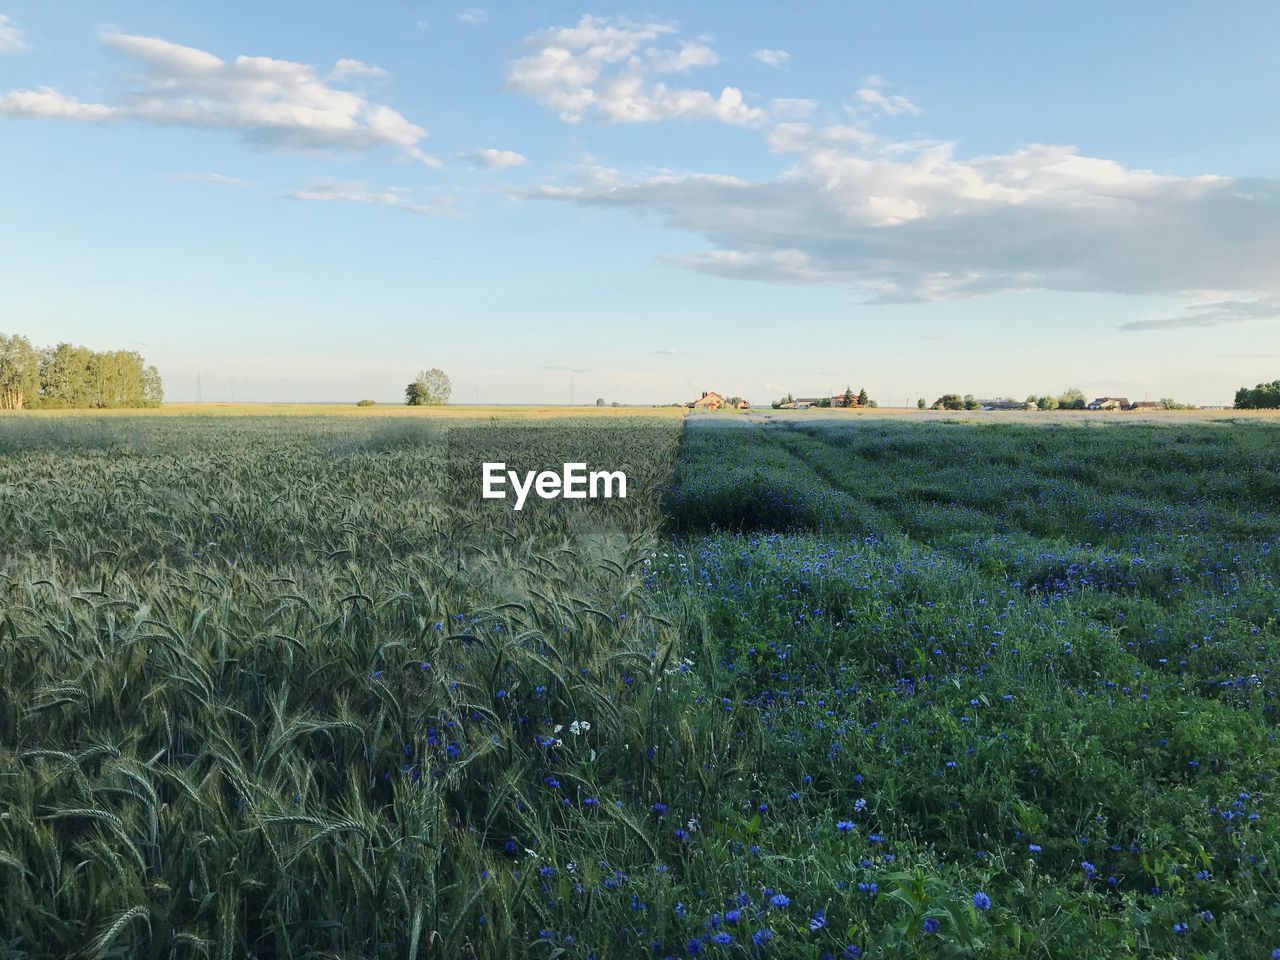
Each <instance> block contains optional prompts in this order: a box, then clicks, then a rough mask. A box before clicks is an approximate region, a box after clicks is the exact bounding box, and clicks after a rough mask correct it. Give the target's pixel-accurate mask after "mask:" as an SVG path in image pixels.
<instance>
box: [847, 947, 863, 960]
mask: <svg viewBox="0 0 1280 960" xmlns="http://www.w3.org/2000/svg"><path fill="white" fill-rule="evenodd" d="M844 955H845V957H847V958H848V960H858V958H859V957H860V956H862V948H861V947H860V946H858V945H857V944H856V943H851V944H849V945H848V946H847V947H845V948H844Z"/></svg>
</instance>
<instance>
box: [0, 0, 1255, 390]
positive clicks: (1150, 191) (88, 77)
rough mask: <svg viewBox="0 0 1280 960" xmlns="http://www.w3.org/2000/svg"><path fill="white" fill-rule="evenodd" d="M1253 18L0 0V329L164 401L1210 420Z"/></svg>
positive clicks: (1193, 11) (1241, 204) (1219, 375)
mask: <svg viewBox="0 0 1280 960" xmlns="http://www.w3.org/2000/svg"><path fill="white" fill-rule="evenodd" d="M1278 41H1280V5H1277V4H1274V3H1271V2H1261V0H1260V2H1229V0H1228V2H1223V3H1218V4H1193V3H1167V2H1163V0H1162V2H1128V3H1124V4H1115V3H1109V2H1108V3H1101V2H1073V3H1046V2H1035V0H1020V2H1004V3H999V2H991V3H984V4H954V3H943V2H937V3H916V2H888V0H886V2H883V3H872V2H859V3H848V2H841V3H821V2H813V3H807V4H803V5H798V6H797V5H789V4H788V5H783V4H775V3H765V2H756V0H735V2H732V3H724V2H706V3H699V4H673V3H656V4H649V5H645V6H643V7H641V6H638V5H634V4H630V5H626V6H611V7H600V6H589V7H584V6H581V5H570V4H565V3H558V2H540V3H521V4H515V3H512V4H497V3H490V4H486V5H483V6H466V5H461V4H458V5H450V4H444V3H428V2H411V0H385V2H381V3H377V4H370V3H355V2H352V3H339V2H324V0H310V2H307V3H300V2H276V3H272V4H263V3H260V2H255V3H249V2H237V0H220V2H219V3H216V4H196V3H192V2H187V3H171V4H156V3H149V2H147V3H144V2H112V0H94V2H89V0H81V2H72V0H0V224H2V225H3V229H0V331H4V332H8V333H15V332H16V333H22V334H25V335H26V336H28V337H29V338H30V339H31V340H32V341H33V342H35V343H36V344H38V345H48V344H53V343H57V342H61V341H71V342H74V343H83V344H86V345H88V346H90V347H94V348H96V349H108V348H127V349H136V350H138V351H140V352H142V353H143V354H144V355H145V356H146V357H147V359H148V360H149V361H150V362H153V363H155V364H156V365H157V366H158V367H159V369H160V372H161V374H162V375H163V377H164V382H165V388H166V395H167V399H169V400H173V401H186V400H193V399H196V396H197V379H198V380H199V385H200V397H201V399H204V400H206V401H213V400H217V401H226V400H240V401H250V400H257V401H352V400H355V399H358V398H362V397H369V398H372V399H376V400H379V401H388V402H394V401H398V400H400V399H401V398H402V395H403V387H404V384H405V383H407V382H408V381H409V380H411V379H412V378H413V375H414V373H415V372H416V371H417V370H419V369H422V368H426V367H441V368H443V369H444V370H445V371H446V372H447V373H448V374H449V375H450V377H451V379H452V381H453V385H454V401H455V402H468V403H470V402H481V403H510V402H517V403H568V402H570V400H571V399H572V400H576V401H577V402H579V403H582V402H587V403H590V402H593V401H594V400H595V399H596V398H597V397H602V398H604V399H606V400H608V401H619V402H624V403H669V402H674V401H685V400H690V399H693V398H694V397H696V396H698V394H699V393H700V392H701V391H702V390H717V391H719V392H721V393H724V394H726V395H735V394H736V395H741V396H744V397H747V398H748V399H750V400H752V401H753V402H757V403H760V402H766V401H768V400H770V399H773V398H775V397H778V396H780V395H782V394H784V393H787V392H791V393H794V394H795V395H801V396H803V395H821V394H823V392H824V391H830V392H833V393H834V392H839V391H842V390H843V389H844V388H845V387H846V386H851V387H852V388H853V389H854V390H855V391H856V390H858V389H860V388H863V387H865V388H866V389H867V391H868V392H869V393H870V395H871V396H872V397H874V398H876V399H877V400H878V401H879V402H880V403H881V404H882V405H905V404H914V403H915V399H916V398H917V397H924V398H925V399H926V400H928V401H932V400H933V399H934V398H935V397H937V396H938V395H940V394H942V393H944V392H958V393H973V394H975V395H977V396H979V397H996V396H1012V397H1018V398H1022V397H1025V396H1027V395H1028V394H1032V393H1037V394H1040V393H1058V392H1060V391H1062V390H1064V389H1066V388H1069V387H1076V388H1079V389H1082V390H1083V391H1084V392H1085V393H1086V394H1089V395H1091V396H1093V395H1124V396H1128V397H1130V398H1131V399H1159V398H1162V397H1173V398H1176V399H1179V400H1182V401H1185V402H1192V403H1198V404H1206V405H1209V404H1213V405H1216V404H1229V403H1230V402H1231V400H1232V396H1233V394H1234V392H1235V390H1236V388H1237V387H1239V386H1242V385H1250V386H1251V385H1253V384H1255V383H1257V382H1260V381H1263V380H1272V379H1275V378H1276V377H1280V123H1278V122H1277V120H1278V119H1280V110H1278V109H1277V105H1280V58H1277V57H1276V56H1275V50H1276V49H1277V42H1278Z"/></svg>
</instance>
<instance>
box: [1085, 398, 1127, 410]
mask: <svg viewBox="0 0 1280 960" xmlns="http://www.w3.org/2000/svg"><path fill="white" fill-rule="evenodd" d="M1128 407H1129V400H1128V398H1127V397H1098V398H1097V399H1096V400H1094V401H1093V402H1092V403H1088V404H1085V409H1086V410H1127V409H1128Z"/></svg>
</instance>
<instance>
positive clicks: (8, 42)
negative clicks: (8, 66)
mask: <svg viewBox="0 0 1280 960" xmlns="http://www.w3.org/2000/svg"><path fill="white" fill-rule="evenodd" d="M25 49H27V42H26V40H24V39H23V33H22V31H21V30H19V29H18V28H17V27H15V26H14V25H13V21H11V20H10V19H9V18H8V17H6V16H5V15H4V14H3V13H0V53H17V52H18V51H20V50H25Z"/></svg>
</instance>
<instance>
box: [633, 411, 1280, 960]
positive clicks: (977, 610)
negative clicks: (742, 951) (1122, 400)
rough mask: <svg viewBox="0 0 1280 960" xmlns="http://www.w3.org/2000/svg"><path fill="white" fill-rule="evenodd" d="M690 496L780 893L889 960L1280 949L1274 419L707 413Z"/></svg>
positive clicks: (738, 797) (721, 679) (728, 740)
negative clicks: (944, 419) (951, 420)
mask: <svg viewBox="0 0 1280 960" xmlns="http://www.w3.org/2000/svg"><path fill="white" fill-rule="evenodd" d="M668 505H669V509H670V511H671V513H672V516H673V520H674V523H675V524H676V526H677V527H679V528H680V529H682V530H683V531H684V533H685V538H684V540H683V541H682V542H681V547H680V549H679V551H678V552H676V553H674V554H672V555H670V556H668V557H667V558H665V560H666V562H665V563H661V564H660V565H659V567H660V569H659V571H658V574H657V577H656V580H657V581H658V582H659V583H661V584H663V589H664V590H665V591H666V592H667V593H668V595H670V596H671V597H672V598H676V602H678V603H679V604H680V605H681V607H682V608H683V609H684V610H685V611H688V612H687V613H686V614H685V616H686V619H692V620H694V622H696V623H697V624H698V627H697V629H696V631H695V632H694V634H693V636H692V637H691V638H690V639H689V641H688V642H687V643H686V647H685V655H686V656H687V657H688V658H690V660H692V662H693V664H694V666H693V668H692V670H693V672H694V673H695V674H696V675H697V677H698V683H699V685H700V692H699V695H698V697H697V702H698V703H699V708H698V711H697V712H696V713H695V714H694V715H692V716H690V718H689V720H688V723H689V724H690V727H691V729H694V730H703V731H707V730H716V733H715V734H714V735H707V734H704V735H707V736H709V739H708V741H707V747H706V748H705V749H706V750H707V751H711V750H712V747H711V743H712V742H714V743H716V744H717V745H718V746H717V748H716V750H715V752H716V755H717V762H716V765H715V766H716V774H717V775H718V776H719V777H720V779H718V780H717V782H716V783H715V784H714V795H715V796H716V798H717V802H718V803H720V804H722V805H723V806H726V807H730V808H733V809H735V810H736V811H737V813H738V817H739V821H738V822H739V827H738V833H737V836H736V840H737V842H739V843H741V844H742V847H741V848H738V847H734V846H732V845H730V847H729V848H728V849H730V850H740V853H739V855H740V856H741V857H742V858H743V859H744V861H745V862H746V863H752V862H759V863H760V864H761V865H760V866H759V867H757V868H755V870H754V871H750V873H751V874H752V880H753V881H754V882H757V883H769V884H771V885H773V886H777V887H779V888H782V889H786V890H787V891H788V893H791V894H792V899H793V902H794V903H795V905H796V907H798V908H800V910H801V912H803V913H805V914H806V915H809V914H813V913H816V912H818V911H822V919H823V920H824V922H825V924H826V929H827V930H831V929H833V928H834V929H838V930H840V931H842V932H846V933H847V935H848V936H849V937H850V938H852V940H853V941H854V942H856V943H857V945H858V946H859V947H860V948H861V949H862V950H863V951H864V952H865V953H875V954H877V955H902V956H907V955H913V956H931V955H938V956H949V955H957V954H962V953H966V952H971V953H974V954H977V955H983V956H1016V955H1042V956H1062V957H1083V956H1125V955H1140V956H1168V957H1179V956H1185V957H1191V956H1206V957H1208V956H1219V957H1267V956H1271V955H1272V951H1273V950H1274V949H1275V948H1276V947H1277V946H1280V934H1278V933H1277V931H1280V880H1278V879H1277V876H1276V873H1275V869H1276V864H1277V863H1280V860H1278V859H1277V858H1278V857H1280V828H1277V826H1276V817H1277V815H1278V814H1280V802H1278V801H1280V793H1278V792H1277V785H1276V781H1275V777H1276V774H1277V771H1280V746H1278V745H1277V742H1276V731H1277V689H1278V687H1280V683H1278V680H1277V675H1276V670H1275V667H1276V663H1277V656H1278V651H1280V646H1278V643H1280V590H1278V587H1280V549H1277V546H1278V545H1277V538H1278V537H1280V435H1278V434H1277V432H1276V430H1275V429H1274V427H1270V426H1265V425H1255V426H1245V425H1236V426H1223V425H1200V426H1190V425H1182V426H1179V425H1176V424H1175V425H1172V426H1136V425H1135V426H1110V427H1074V428H1069V427H1053V428H1046V427H1040V426H1008V425H999V426H996V425H989V426H975V425H957V424H945V423H941V424H903V423H900V422H899V423H893V422H887V421H885V422H878V423H873V422H868V423H864V424H861V425H858V426H856V427H850V426H848V425H845V424H839V423H830V422H826V423H821V422H815V423H808V424H786V423H783V424H763V425H761V424H748V423H743V422H741V421H737V422H732V421H717V420H702V421H697V420H693V421H691V422H690V424H689V427H688V428H687V430H686V432H685V437H684V441H683V446H682V451H681V457H680V465H679V468H678V477H677V482H676V484H675V486H674V488H673V490H672V492H671V494H670V496H669V498H668ZM694 596H696V597H697V598H698V599H696V600H694V599H693V597H694ZM694 611H696V613H694ZM717 728H718V729H717ZM726 769H733V770H734V771H735V773H734V774H733V775H730V776H725V775H724V771H725V770H726ZM696 789H697V787H696V786H695V785H688V787H687V790H688V791H689V792H696ZM685 802H686V803H688V802H691V801H689V800H686V801H685ZM748 835H749V836H748ZM766 864H768V865H767V866H766ZM761 875H763V876H765V877H769V878H770V879H769V880H767V881H766V880H758V879H756V878H757V877H759V876H761ZM742 882H743V884H744V886H745V885H746V884H747V883H748V880H747V879H746V877H745V876H744V878H743V880H742ZM797 890H800V891H803V894H802V895H801V896H798V897H797V896H795V895H794V892H795V891H797ZM766 919H767V915H766ZM774 929H775V933H777V932H778V930H777V927H776V926H775V928H774ZM788 936H789V937H792V938H793V939H797V940H803V939H804V937H805V932H804V931H803V930H801V931H798V932H796V931H793V930H791V929H790V928H788ZM794 955H805V954H804V953H803V951H802V950H800V949H797V950H795V952H794ZM836 955H838V953H837V954H836Z"/></svg>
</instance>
